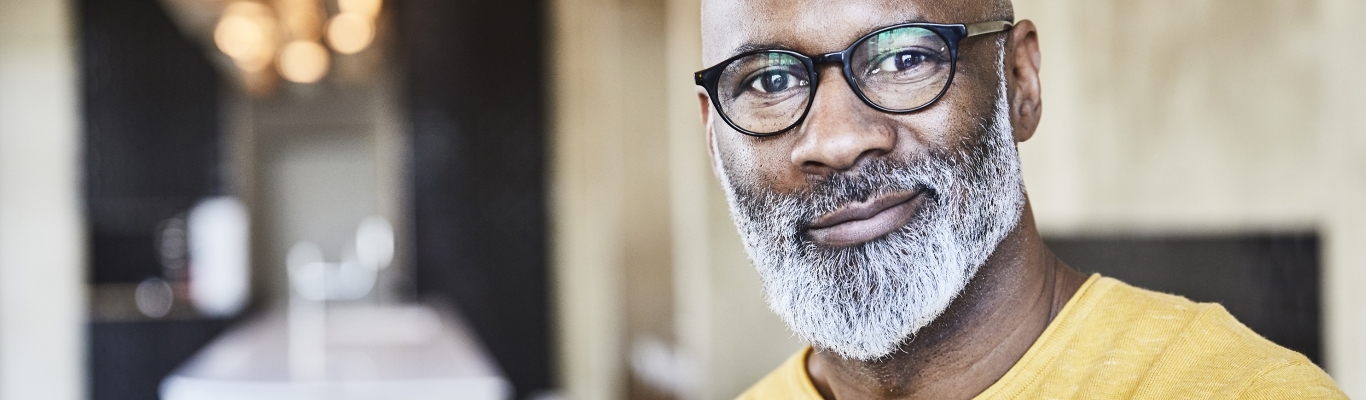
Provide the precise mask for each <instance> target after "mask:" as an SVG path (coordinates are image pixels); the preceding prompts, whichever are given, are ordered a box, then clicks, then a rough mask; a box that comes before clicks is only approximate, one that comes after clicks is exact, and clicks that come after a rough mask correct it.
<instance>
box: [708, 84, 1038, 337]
mask: <svg viewBox="0 0 1366 400" xmlns="http://www.w3.org/2000/svg"><path fill="white" fill-rule="evenodd" d="M998 73H1000V74H1001V75H1002V76H1001V82H1002V83H1001V86H1000V89H999V93H998V94H997V101H996V110H995V113H994V115H992V116H991V118H990V119H988V120H985V121H982V123H981V136H980V139H981V143H978V144H974V145H969V146H968V147H967V148H965V149H964V150H963V151H962V152H954V153H953V154H952V155H944V154H942V152H935V153H934V154H932V155H931V156H930V157H929V159H928V160H923V161H920V160H916V161H913V162H910V163H907V162H902V161H896V160H888V159H885V158H879V159H869V160H868V161H867V162H866V163H864V164H863V165H860V166H859V167H858V168H857V169H855V170H853V171H847V172H845V173H840V174H838V175H835V176H833V177H830V178H828V179H825V180H822V181H819V182H816V183H813V184H812V185H811V187H810V188H808V189H804V190H802V191H799V192H798V193H791V194H780V193H774V192H772V191H769V190H768V188H764V187H737V186H736V185H734V184H733V179H732V178H731V177H730V176H729V172H727V171H722V173H721V179H722V181H723V182H722V185H723V186H725V189H726V190H725V191H726V198H727V200H729V202H730V208H731V217H732V218H733V219H734V220H735V223H736V226H737V227H738V229H739V232H740V236H741V238H742V240H743V242H744V244H745V250H746V252H748V253H749V257H750V260H751V261H752V262H753V263H754V264H755V266H756V267H757V269H758V270H759V275H760V277H761V278H762V280H763V282H764V289H765V293H766V297H767V300H768V305H769V308H771V309H773V311H774V312H775V313H777V314H778V315H779V316H780V317H782V319H783V321H784V322H786V323H787V325H788V327H790V328H791V329H792V330H793V331H794V332H795V333H796V334H797V335H798V336H800V337H801V338H803V339H805V340H807V341H809V342H810V343H812V344H813V345H814V346H816V347H817V348H821V349H825V350H832V351H835V352H836V353H838V354H839V355H840V356H843V357H845V358H850V359H857V360H865V361H867V360H875V359H879V358H882V357H884V356H887V355H889V354H891V353H892V352H893V351H896V350H897V349H898V348H899V347H900V345H901V344H902V343H905V342H906V341H908V340H911V339H912V338H913V337H914V335H915V334H916V332H919V331H920V329H921V328H924V327H925V326H926V325H929V324H930V323H931V322H933V321H934V320H935V319H936V318H938V317H939V316H940V315H941V314H942V313H943V312H944V310H945V309H946V308H948V306H949V304H950V303H951V302H953V300H954V299H955V298H956V297H957V296H958V295H959V294H960V293H961V292H962V291H963V289H964V288H965V287H966V286H967V284H968V282H969V281H970V280H971V279H972V278H973V276H975V275H976V273H977V270H978V269H979V268H980V267H981V266H982V265H983V264H984V263H986V260H987V258H988V257H989V256H990V255H991V254H992V253H993V252H994V251H995V249H996V246H997V245H998V244H1000V242H1001V240H1003V239H1004V238H1005V237H1006V235H1008V234H1009V233H1010V231H1011V230H1013V229H1014V228H1015V225H1016V224H1018V223H1019V219H1020V215H1021V213H1022V212H1023V210H1024V203H1025V201H1024V183H1023V179H1022V177H1021V175H1020V163H1019V155H1018V154H1017V153H1016V149H1015V143H1014V140H1013V138H1012V132H1011V126H1010V119H1009V110H1008V107H1009V106H1008V104H1007V103H1006V94H1005V93H1006V91H1005V79H1004V73H1003V72H1002V71H999V70H998ZM911 190H921V191H922V194H921V196H925V199H924V200H925V201H924V202H923V206H922V207H921V209H920V210H919V211H918V212H917V215H916V216H914V217H913V218H912V220H911V221H910V222H909V223H907V224H906V225H905V226H902V227H901V228H900V229H898V230H895V231H893V232H892V233H889V234H887V235H885V236H883V237H881V238H878V239H874V240H872V241H869V242H866V243H862V244H859V245H855V246H850V247H845V248H829V247H824V246H820V245H817V244H815V243H813V242H812V241H811V240H810V238H809V237H808V236H807V235H806V233H805V229H806V228H807V227H809V226H810V224H811V221H813V220H815V219H816V218H817V217H819V216H821V215H824V214H826V213H828V212H830V211H833V210H835V209H837V208H838V207H840V206H842V205H844V204H847V203H849V202H852V201H863V200H866V199H868V198H872V197H877V196H880V195H883V194H886V193H892V192H900V191H911Z"/></svg>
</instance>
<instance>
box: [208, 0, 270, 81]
mask: <svg viewBox="0 0 1366 400" xmlns="http://www.w3.org/2000/svg"><path fill="white" fill-rule="evenodd" d="M275 40H276V39H275V19H274V17H273V16H272V14H271V10H270V8H269V7H266V6H265V5H264V4H261V3H257V2H251V1H239V2H234V3H232V4H229V5H228V6H227V7H226V8H224V9H223V17H222V18H221V19H219V21H218V25H217V26H215V27H214V32H213V41H214V44H215V45H217V46H218V50H219V51H222V52H223V54H226V55H227V56H228V57H231V58H232V60H233V62H234V63H236V64H237V66H238V67H240V68H242V69H243V70H245V71H248V72H256V71H260V70H263V69H265V68H266V67H267V66H269V65H270V62H271V59H272V57H273V56H274V54H275V43H276V42H275Z"/></svg>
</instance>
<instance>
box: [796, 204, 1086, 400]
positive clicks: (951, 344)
mask: <svg viewBox="0 0 1366 400" xmlns="http://www.w3.org/2000/svg"><path fill="white" fill-rule="evenodd" d="M1085 281H1086V276H1085V275H1082V274H1081V273H1079V272H1077V271H1076V270H1073V269H1072V268H1071V267H1068V266H1067V265H1066V264H1064V263H1063V262H1062V261H1061V260H1059V259H1058V258H1057V256H1055V255H1053V252H1052V251H1050V250H1049V249H1048V247H1047V246H1045V245H1044V243H1043V240H1042V238H1041V237H1040V236H1039V233H1038V229H1037V228H1036V227H1035V225H1034V217H1033V212H1032V210H1031V209H1030V207H1029V205H1028V204H1026V205H1025V209H1024V213H1023V215H1021V216H1020V223H1019V224H1017V226H1016V227H1015V229H1014V230H1013V231H1012V232H1011V233H1010V234H1009V235H1008V236H1007V237H1006V238H1005V239H1004V240H1002V241H1001V244H1000V245H998V246H997V248H996V251H995V252H994V253H992V255H991V257H989V258H988V260H987V262H986V264H985V265H983V266H982V267H981V268H980V269H978V272H977V275H976V276H974V277H973V279H972V281H971V282H969V283H968V285H967V287H966V288H965V289H964V290H963V293H962V294H961V295H959V296H958V298H957V299H955V300H954V302H953V303H952V304H950V305H949V308H948V309H947V310H946V311H945V312H944V314H943V315H941V316H940V317H939V318H938V319H936V320H935V321H934V322H932V323H931V324H930V325H928V326H926V327H925V328H923V329H921V330H920V332H917V333H916V335H915V337H914V340H908V341H907V342H906V343H904V344H902V345H901V348H900V350H899V351H896V352H894V353H893V354H892V355H890V356H887V357H884V358H882V359H879V360H875V361H859V360H850V359H844V358H841V357H840V356H839V354H836V353H834V352H829V351H819V350H817V351H813V352H812V353H811V356H810V357H809V358H808V359H807V372H808V374H810V376H811V378H812V382H813V383H815V385H816V388H817V389H818V390H819V391H820V392H821V394H822V395H823V396H825V398H826V399H917V398H926V399H967V398H972V397H973V396H975V395H977V394H978V393H981V392H982V391H984V390H986V389H987V387H990V386H991V385H992V384H993V383H995V382H996V381H997V380H999V379H1000V378H1001V377H1002V376H1004V375H1005V374H1006V372H1007V371H1009V370H1010V368H1011V367H1012V366H1014V365H1015V363H1016V362H1018V361H1019V360H1020V358H1021V357H1023V356H1024V353H1025V351H1027V350H1029V347H1030V346H1032V345H1033V344H1034V341H1035V340H1037V339H1038V338H1039V336H1040V335H1042V334H1043V331H1044V329H1045V328H1047V327H1048V324H1049V323H1050V322H1052V320H1053V318H1054V317H1056V316H1057V315H1058V312H1059V311H1061V309H1062V306H1063V305H1064V304H1067V301H1068V300H1069V299H1071V298H1072V295H1073V294H1075V293H1076V291H1077V289H1078V288H1080V287H1081V285H1082V283H1084V282H1085Z"/></svg>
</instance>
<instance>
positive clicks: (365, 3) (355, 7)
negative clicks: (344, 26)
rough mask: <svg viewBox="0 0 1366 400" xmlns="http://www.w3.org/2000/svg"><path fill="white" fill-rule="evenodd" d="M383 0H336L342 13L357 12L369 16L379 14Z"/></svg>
mask: <svg viewBox="0 0 1366 400" xmlns="http://www.w3.org/2000/svg"><path fill="white" fill-rule="evenodd" d="M383 5H384V3H383V0H337V8H338V9H340V10H341V12H343V13H357V14H360V15H364V16H366V17H369V18H374V17H375V16H378V15H379V10H380V8H381V7H382V6H383Z"/></svg>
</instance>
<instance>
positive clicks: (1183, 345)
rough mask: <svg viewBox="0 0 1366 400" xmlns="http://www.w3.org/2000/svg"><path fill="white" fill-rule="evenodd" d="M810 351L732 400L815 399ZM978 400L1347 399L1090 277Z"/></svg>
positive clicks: (1316, 379)
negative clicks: (808, 371)
mask: <svg viewBox="0 0 1366 400" xmlns="http://www.w3.org/2000/svg"><path fill="white" fill-rule="evenodd" d="M810 351H811V348H810V347H807V348H805V349H803V350H802V351H799V352H797V354H795V355H793V356H792V357H791V358H789V359H788V360H787V361H786V362H784V363H783V365H782V366H779V367H778V369H777V370H775V371H773V372H772V373H770V374H769V375H768V376H766V377H764V378H763V379H762V380H760V381H759V382H758V383H756V384H755V385H754V386H753V387H750V388H749V390H747V391H745V393H743V394H741V395H740V397H739V398H740V399H743V400H749V399H813V400H817V399H821V395H820V393H819V392H817V391H816V387H815V386H814V385H813V384H812V383H811V378H810V377H809V376H807V374H806V356H807V354H808V353H809V352H810ZM977 398H978V399H1051V398H1080V399H1093V398H1148V399H1234V398H1236V399H1325V398H1326V399H1346V398H1347V396H1346V395H1344V394H1343V393H1342V391H1340V390H1339V389H1338V387H1337V385H1336V384H1334V383H1333V380H1332V378H1329V377H1328V375H1327V374H1325V373H1323V370H1320V369H1319V368H1318V367H1317V366H1315V365H1314V364H1313V363H1311V362H1310V361H1309V359H1308V358H1305V357H1304V356H1303V355H1300V354H1299V353H1296V352H1293V351H1290V350H1287V349H1285V348H1282V347H1280V346H1277V345H1276V344H1274V343H1271V342H1270V341H1268V340H1266V339H1263V338H1262V337H1261V336H1258V335H1257V334H1256V333H1254V332H1252V330H1250V329H1248V328H1247V327H1245V326H1243V324H1241V323H1239V322H1238V321H1237V320H1236V319H1234V318H1233V316H1232V315H1229V313H1228V311H1225V310H1224V307H1222V306H1220V305H1218V304H1206V303H1195V302H1192V301H1190V300H1186V299H1185V298H1183V297H1179V296H1172V295H1168V294H1162V293H1157V292H1152V291H1148V290H1143V289H1139V288H1135V287H1133V286H1129V285H1126V284H1124V283H1123V282H1120V281H1118V280H1115V279H1113V278H1102V277H1100V275H1092V276H1091V278H1090V279H1088V280H1087V281H1086V283H1085V284H1083V285H1082V286H1081V289H1079V290H1077V294H1076V295H1073V296H1072V299H1071V300H1068V302H1067V305H1066V306H1064V307H1063V309H1062V311H1061V312H1059V314H1058V316H1057V318H1055V319H1054V320H1053V322H1052V323H1050V324H1049V325H1048V328H1047V329H1045V330H1044V332H1043V334H1042V335H1041V336H1039V339H1038V340H1037V341H1035V342H1034V345H1033V346H1030V348H1029V350H1028V351H1026V352H1025V354H1024V357H1022V358H1020V361H1019V362H1017V363H1016V364H1015V366H1014V367H1011V368H1010V371H1008V372H1006V374H1005V376H1002V377H1001V379H1000V380H998V381H996V383H995V384H993V385H991V387H989V388H987V390H986V391H984V392H982V393H981V394H979V395H977Z"/></svg>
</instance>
